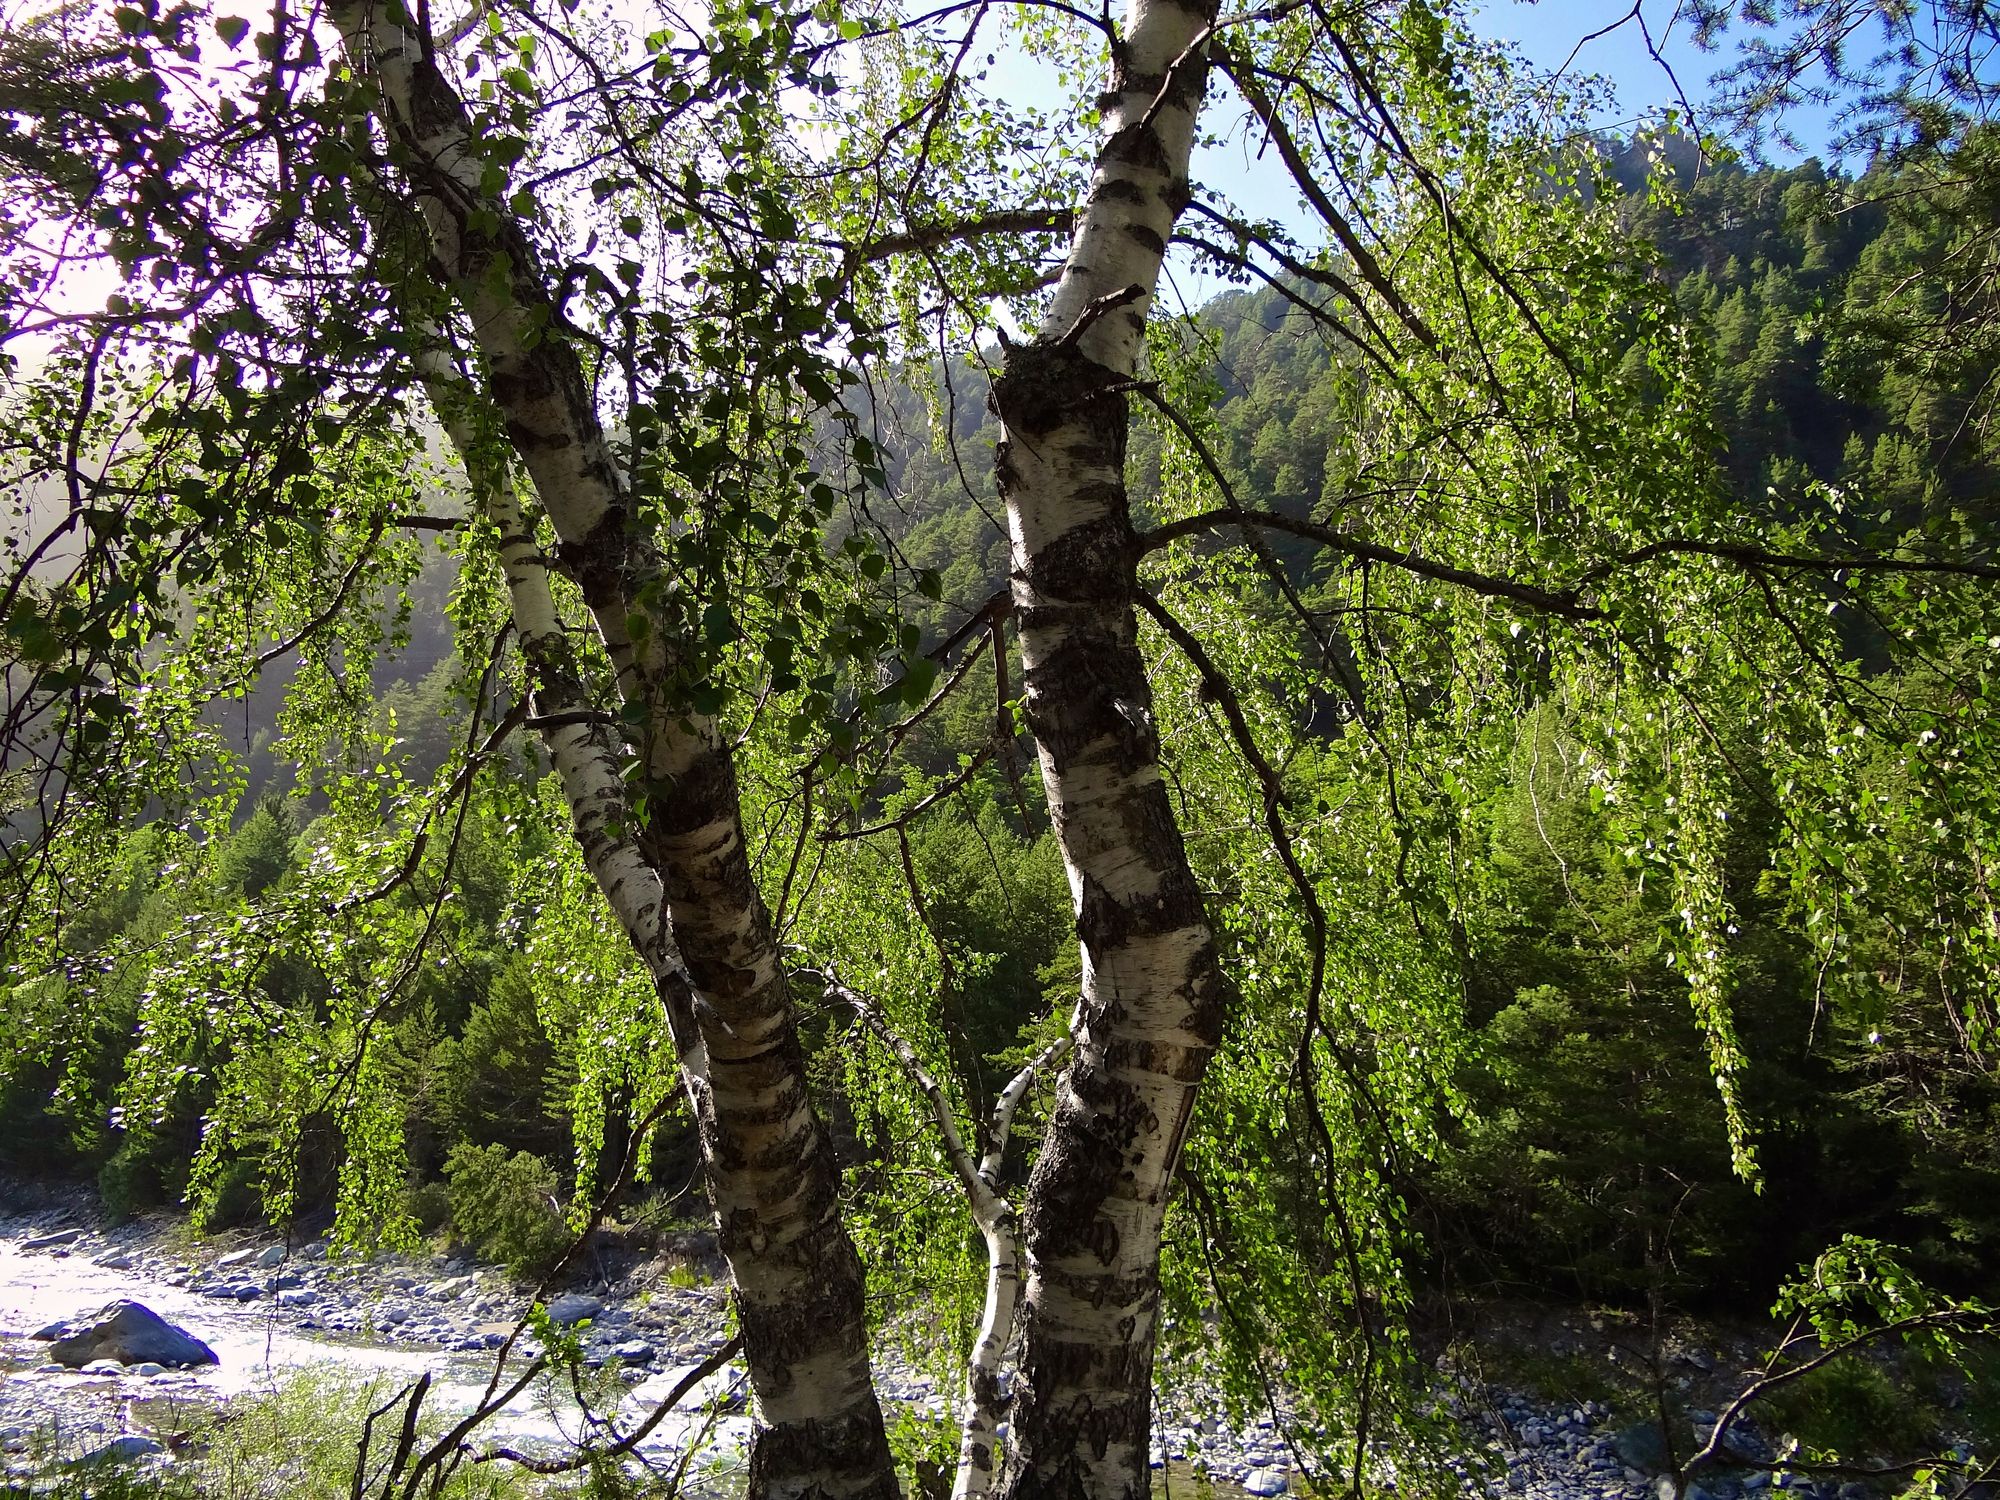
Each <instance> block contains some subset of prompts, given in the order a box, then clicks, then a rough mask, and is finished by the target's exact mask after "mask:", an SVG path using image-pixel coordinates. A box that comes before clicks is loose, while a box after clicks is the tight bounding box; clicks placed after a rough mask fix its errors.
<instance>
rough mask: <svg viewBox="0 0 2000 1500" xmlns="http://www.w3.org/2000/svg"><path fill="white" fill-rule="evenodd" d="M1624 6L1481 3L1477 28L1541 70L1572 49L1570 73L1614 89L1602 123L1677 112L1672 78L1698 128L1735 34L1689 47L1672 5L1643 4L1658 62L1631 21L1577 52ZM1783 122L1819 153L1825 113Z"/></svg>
mask: <svg viewBox="0 0 2000 1500" xmlns="http://www.w3.org/2000/svg"><path fill="white" fill-rule="evenodd" d="M1627 9H1629V6H1628V5H1626V4H1622V3H1612V0H1539V3H1536V0H1484V3H1483V4H1481V5H1479V7H1478V9H1477V13H1476V16H1475V19H1474V24H1475V25H1476V26H1477V27H1478V28H1479V29H1480V30H1481V31H1482V32H1483V33H1484V34H1485V35H1487V36H1489V37H1492V38H1494V39H1496V40H1506V41H1512V42H1517V43H1519V44H1520V47H1521V50H1522V51H1523V52H1524V53H1525V54H1526V55H1527V57H1528V58H1529V59H1530V60H1531V61H1533V62H1535V63H1536V64H1538V65H1540V66H1541V67H1544V68H1559V67H1561V66H1562V65H1563V63H1564V61H1565V59H1567V58H1569V56H1570V54H1571V52H1572V50H1575V53H1576V57H1575V61H1574V62H1572V63H1571V64H1570V67H1571V68H1572V69H1574V70H1576V71H1578V72H1583V73H1597V74H1602V75H1603V76H1604V77H1606V78H1609V79H1610V80H1611V82H1612V84H1613V85H1614V86H1615V87H1616V88H1617V91H1618V102H1619V105H1620V108H1619V110H1618V111H1616V112H1615V113H1613V114H1610V115H1607V116H1606V118H1605V121H1604V123H1605V124H1606V125H1607V126H1614V127H1615V126H1618V125H1621V124H1626V123H1629V122H1630V121H1633V120H1636V119H1640V118H1643V117H1646V116H1649V115H1650V116H1654V117H1657V115H1658V114H1659V112H1660V111H1661V110H1662V109H1666V108H1679V107H1680V105H1679V99H1678V97H1677V89H1676V80H1678V92H1684V93H1685V94H1686V97H1687V101H1688V102H1689V103H1690V104H1692V105H1693V106H1694V108H1695V110H1696V111H1697V123H1698V124H1699V123H1700V120H1699V112H1700V110H1701V109H1702V107H1703V106H1704V105H1705V104H1706V103H1707V101H1708V97H1709V93H1710V89H1709V79H1710V78H1711V77H1712V76H1713V75H1714V74H1715V73H1716V72H1717V70H1718V69H1720V68H1722V67H1724V66H1726V65H1727V63H1728V61H1729V57H1730V54H1731V52H1732V51H1733V48H1734V42H1735V36H1734V34H1730V35H1725V36H1724V38H1723V41H1722V46H1721V48H1720V49H1719V50H1717V51H1715V52H1703V51H1702V50H1701V49H1700V48H1698V47H1696V46H1695V45H1694V38H1693V28H1692V27H1691V26H1690V25H1688V24H1687V23H1686V22H1685V21H1680V20H1679V19H1678V15H1677V13H1678V11H1679V9H1680V7H1679V5H1678V3H1677V0H1643V3H1642V4H1641V6H1640V16H1641V19H1643V20H1644V22H1645V25H1646V30H1647V31H1649V32H1650V33H1651V35H1652V39H1653V42H1654V44H1655V46H1656V47H1657V48H1658V51H1659V54H1660V56H1659V59H1658V60H1656V59H1654V58H1653V57H1652V56H1651V55H1650V54H1649V53H1648V51H1647V48H1646V38H1645V33H1643V32H1642V31H1641V29H1640V27H1639V25H1638V24H1637V23H1636V22H1631V21H1627V22H1624V23H1623V24H1621V25H1618V26H1617V27H1616V28H1615V29H1614V30H1612V31H1611V32H1610V33H1609V34H1607V35H1605V36H1602V37H1598V38H1597V39H1596V40H1594V41H1590V42H1586V43H1584V45H1583V46H1582V47H1581V48H1580V49H1579V48H1578V46H1577V44H1578V43H1579V42H1582V41H1583V39H1584V38H1585V37H1588V36H1590V35H1591V33H1592V32H1594V31H1597V30H1598V29H1600V28H1602V27H1605V26H1609V25H1611V23H1612V22H1614V21H1617V20H1618V19H1619V18H1620V17H1621V16H1623V15H1624V14H1625V12H1626V11H1627ZM1865 40H1866V41H1872V40H1873V33H1872V32H1869V33H1867V35H1866V38H1865ZM1662 63H1664V64H1665V66H1662ZM1669 70H1671V71H1669ZM1785 123H1786V125H1787V127H1788V128H1789V129H1790V130H1791V131H1792V133H1793V134H1794V135H1796V136H1797V137H1798V139H1799V141H1800V144H1801V145H1803V146H1804V147H1805V148H1806V150H1807V151H1808V152H1811V151H1817V150H1821V149H1823V148H1824V145H1825V141H1826V135H1827V125H1828V118H1827V111H1825V110H1797V111H1794V112H1793V113H1792V115H1791V116H1790V117H1789V118H1788V119H1787V120H1786V122H1785ZM1770 154H1771V155H1772V156H1773V157H1774V158H1777V159H1779V160H1783V159H1784V156H1785V153H1783V152H1780V151H1777V150H1776V149H1775V148H1774V149H1772V150H1771V152H1770Z"/></svg>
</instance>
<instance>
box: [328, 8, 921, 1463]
mask: <svg viewBox="0 0 2000 1500" xmlns="http://www.w3.org/2000/svg"><path fill="white" fill-rule="evenodd" d="M392 12H393V13H392ZM331 16H332V18H333V20H334V21H335V23H336V24H337V25H338V26H339V27H340V30H341V32H342V35H343V38H344V39H345V42H346V46H347V50H348V56H349V58H350V60H351V62H352V63H353V66H354V69H355V71H356V73H357V74H359V75H361V76H362V77H364V78H366V79H368V80H369V81H370V82H372V83H373V84H374V86H375V87H376V88H377V89H379V92H380V97H379V99H378V101H377V108H378V110H379V113H380V118H381V123H382V126H383V128H384V131H385V133H386V134H387V136H388V138H389V141H390V143H391V147H392V155H393V157H394V159H395V161H396V163H397V164H398V165H399V166H400V167H401V168H402V169H403V170H404V171H405V172H406V173H407V174H408V175H409V177H410V178H411V180H412V183H413V184H414V186H415V188H416V191H417V199H418V205H419V208H420V210H421V212H422V214H423V218H424V222H425V226H426V229H427V231H428V235H429V240H430V253H431V259H432V261H433V264H434V265H435V266H436V268H437V269H438V271H439V272H440V273H441V275H442V276H443V278H444V280H445V281H446V283H447V284H448V285H449V286H450V288H451V290H452V293H453V295H454V297H455V298H456V299H457V301H458V302H459V304H460V306H461V308H462V310H463V312H464V315H465V318H466V322H467V324H468V326H469V327H470V328H471V329H472V332H473V337H474V339H475V341H476V343H477V347H478V354H479V356H480V359H481V362H482V363H483V366H484V370H485V375H486V389H485V391H484V393H483V394H484V395H485V397H486V398H487V399H489V400H490V401H491V402H492V403H493V405H494V407H495V408H496V410H497V412H498V414H499V416H500V417H501V419H502V420H503V421H504V423H505V425H506V431H507V436H508V440H509V442H510V444H511V445H512V447H513V449H514V451H515V452H516V453H518V454H519V456H520V458H521V461H522V464H523V465H524V467H525V468H526V470H527V472H528V475H529V477H530V479H531V480H532V481H533V484H534V487H535V491H536V494H537V495H538V496H539V498H540V500H541V502H542V506H543V508H544V510H545V511H546V512H547V514H548V517H549V520H550V523H551V525H552V526H553V527H554V529H555V532H556V534H557V537H558V538H559V546H558V549H557V551H558V557H559V560H560V565H561V566H562V568H563V570H564V571H565V572H567V573H568V574H569V576H571V577H572V578H574V579H575V580H576V581H577V583H578V585H579V587H580V588H581V590H582V593H583V596H584V601H585V603H586V604H587V605H588V606H589V607H590V610H591V612H592V616H593V618H594V619H595V621H596V624H597V629H598V632H599V635H600V636H601V638H602V639H603V642H604V645H605V649H606V650H607V652H608V653H609V654H610V657H611V661H612V664H613V666H614V668H615V669H616V670H617V673H618V679H619V684H620V688H621V690H622V692H623V694H624V696H625V698H626V701H627V702H628V704H630V705H632V706H633V707H634V708H635V709H636V710H637V713H638V721H639V722H638V726H637V728H638V733H639V737H640V738H641V740H642V745H641V751H642V757H643V763H644V771H643V774H642V776H641V778H640V782H639V788H638V789H639V790H640V791H641V792H643V793H644V809H645V810H644V814H643V816H641V817H640V818H638V819H637V820H636V821H637V824H638V827H637V837H638V846H639V849H640V851H641V852H642V853H643V854H644V856H645V860H644V863H645V864H647V865H648V866H650V868H651V870H652V871H653V873H654V874H656V875H657V877H658V879H659V882H660V886H661V889H662V891H663V892H664V895H665V898H666V904H667V917H668V923H669V928H670V931H669V933H668V934H667V935H666V937H667V940H668V941H670V942H671V944H672V945H673V946H677V947H678V949H679V950H680V955H681V959H682V961H683V962H684V964H685V966H686V972H687V975H688V977H689V979H690V980H691V982H692V986H693V990H694V993H693V995H692V997H691V999H690V1008H691V1009H692V1010H693V1012H694V1015H695V1026H696V1029H697V1031H698V1034H699V1051H700V1054H701V1055H700V1057H699V1058H698V1059H697V1061H698V1063H699V1065H700V1066H699V1072H698V1077H697V1092H698V1098H697V1109H696V1114H697V1121H698V1124H699V1127H700V1130H701V1140H702V1153H703V1162H704V1166H705V1169H706V1176H707V1181H708V1185H709V1190H710V1193H711V1195H712V1197H713V1198H714V1202H715V1207H716V1211H717V1219H718V1228H719V1234H720V1241H721V1248H722V1250H723V1253H724V1255H725V1257H726V1258H727V1259H728V1261H729V1265H730V1273H731V1278H732V1280H733V1282H734V1283H735V1287H736V1293H737V1306H738V1312H739V1316H740V1319H741V1322H742V1328H743V1335H744V1360H745V1363H746V1364H747V1366H748V1367H749V1373H750V1383H751V1389H752V1390H753V1392H754V1393H755V1395H756V1398H757V1416H758V1428H757V1431H756V1434H755V1436H754V1438H753V1441H752V1445H751V1457H750V1476H749V1477H750V1494H751V1496H752V1500H793V1497H806V1496H813V1497H819V1496H825V1497H850V1496H852V1497H870V1500H889V1497H893V1496H894V1495H896V1493H897V1485H896V1476H895V1466H894V1461H893V1459H892V1457H891V1455H890V1452H889V1445H888V1439H887V1435H886V1433H885V1431H884V1428H883V1422H882V1413H881V1408H880V1406H879V1404H878V1403H877V1401H876V1397H875V1392H874V1385H873V1380H872V1378H871V1374H870V1370H869V1360H868V1339H867V1319H866V1307H865V1302H864V1295H863V1294H864V1286H863V1281H862V1272H861V1263H860V1259H859V1257H858V1256H857V1255H856V1254H855V1251H854V1246H853V1244H852V1242H851V1241H850V1240H849V1239H848V1237H847V1233H846V1230H845V1227H844V1225H843V1224H842V1222H841V1219H840V1214H839V1189H840V1175H839V1168H838V1164H837V1163H836V1161H835V1160H834V1156H833V1151H832V1147H831V1143H830V1141H829V1139H828V1137H827V1134H826V1131H825V1128H824V1126H823V1125H822V1124H821V1122H820V1121H819V1120H818V1118H817V1117H816V1116H815V1115H814V1113H813V1111H812V1108H811V1104H810V1100H809V1098H808V1093H807V1086H806V1078H805V1065H804V1058H803V1054H802V1052H801V1050H800V1047H799V1042H798V1037H797V1032H796V1028H795V1025H794V1022H793V1016H792V1010H791V1004H790V999H789V996H788V994H787V991H786V986H785V979H784V971H783V968H782V966H781V964H780V962H779V954H778V949H777V943H776V940H775V936H774V934H773V932H772V930H771V923H770V918H769V914H768V913H767V912H766V911H765V908H764V904H763V902H762V900H761V899H760V897H759V895H758V892H757V888H756V884H755V882H754V880H753V878H752V875H751V869H750V863H749V858H748V853H747V850H746V848H745V846H744V840H743V833H742V822H741V812H740V804H739V799H738V795H737V787H736V780H735V767H734V764H733V761H732V758H731V755H730V752H729V749H728V747H727V746H726V744H724V743H723V742H722V741H721V739H720V738H719V736H718V734H717V730H716V726H715V725H714V724H713V722H711V721H708V720H705V719H703V718H702V717H700V716H697V715H691V714H689V713H688V712H686V710H685V706H684V705H683V704H681V703H679V702H678V701H676V700H675V699H674V698H673V697H672V696H671V686H670V685H671V682H672V679H673V676H674V670H673V669H674V667H675V665H676V663H675V661H674V660H673V656H672V645H671V635H672V633H671V630H670V629H669V628H667V626H666V623H665V622H661V621H656V622H655V624H656V626H657V627H658V628H655V629H654V630H652V631H650V632H649V633H648V634H647V636H646V638H645V643H644V644H643V645H641V644H637V643H635V642H634V640H633V638H632V635H631V626H630V623H629V619H630V617H629V614H628V611H629V610H630V609H631V608H632V607H633V606H634V603H635V599H634V595H635V593H636V586H637V584H638V582H639V581H640V577H641V569H642V567H643V565H644V564H643V560H644V558H645V556H646V549H645V548H644V546H643V539H641V538H637V537H635V536H634V535H633V534H632V529H631V507H630V503H629V497H628V496H627V494H626V493H625V489H624V484H623V480H622V477H621V476H620V474H619V472H618V469H617V465H616V463H615V461H614V459H613V457H612V454H611V451H610V447H609V444H608V443H607V442H606V441H605V437H604V433H603V431H602V428H601V426H600V424H599V422H598V418H597V413H596V410H595V408H594V406H593V404H592V401H591V395H590V389H589V385H588V382H587V381H586V379H585V377H584V371H583V368H582V365H581V362H580V361H579V359H578V357H577V354H576V351H575V349H574V348H573V347H572V346H571V344H570V343H569V342H568V341H567V340H566V339H565V338H563V337H562V336H561V335H560V333H559V332H558V331H557V330H559V329H560V327H561V325H562V319H561V317H560V314H559V311H558V309H557V308H556V307H555V305H554V302H553V299H552V296H551V294H550V290H549V286H548V282H547V280H546V278H545V276H544V275H543V273H542V271H541V269H540V265H539V258H538V257H537V255H536V253H535V251H534V247H533V244H532V242H531V241H530V240H529V238H528V236H527V235H526V234H525V233H524V232H523V231H522V228H521V226H520V224H519V223H518V222H517V220H516V219H515V217H514V214H513V210H512V207H511V205H510V203H507V202H502V201H500V200H499V199H498V198H497V197H495V196H494V195H493V194H491V193H489V192H487V191H486V184H485V181H484V177H483V173H484V164H483V162H482V159H481V156H480V152H479V149H478V145H477V142H476V140H475V138H474V135H473V132H472V130H471V127H470V122H469V118H468V114H467V111H466V107H465V104H464V101H463V100H462V99H460V98H459V97H458V95H457V94H456V92H455V91H454V90H453V89H452V87H451V85H450V83H449V82H448V80H446V78H445V77H444V75H443V74H442V73H441V72H440V71H439V70H438V69H437V67H436V66H435V65H434V64H433V63H431V62H430V61H428V60H427V59H426V58H425V56H424V55H423V54H422V52H421V50H420V49H421V48H422V47H423V46H425V45H426V43H425V40H424V39H423V38H421V37H419V36H418V35H416V34H415V33H414V32H413V31H412V30H411V29H410V22H409V18H408V17H407V15H406V14H404V13H403V11H402V10H401V8H400V7H389V6H385V5H380V4H371V3H368V0H336V3H335V4H334V5H333V7H332V9H331ZM512 540H513V542H514V544H515V546H516V549H517V550H516V556H517V561H518V560H519V552H518V548H519V547H523V546H529V545H531V539H530V538H527V537H526V536H525V534H524V533H519V532H518V531H517V534H516V535H515V536H514V537H513V539H512ZM519 602H520V601H519V600H518V599H517V600H516V603H517V606H518V604H519ZM568 783H569V778H567V777H566V778H565V784H566V786H567V785H568ZM579 789H580V790H582V788H581V787H580V788H579ZM572 805H573V807H574V806H575V801H574V798H573V799H572ZM631 806H632V804H631V802H630V801H629V800H627V801H626V802H625V804H624V806H623V807H622V808H621V809H620V810H619V811H620V814H621V819H622V817H624V816H628V815H629V814H630V811H631ZM602 878H603V877H602V876H600V880H601V879H602ZM609 893H610V892H609V891H608V892H607V894H609ZM620 916H621V920H623V919H624V918H625V916H626V913H625V912H622V911H621V912H620ZM628 930H629V924H628ZM645 956H646V957H647V958H648V961H649V963H650V962H651V961H652V959H653V955H651V954H647V955H645ZM656 972H657V971H656Z"/></svg>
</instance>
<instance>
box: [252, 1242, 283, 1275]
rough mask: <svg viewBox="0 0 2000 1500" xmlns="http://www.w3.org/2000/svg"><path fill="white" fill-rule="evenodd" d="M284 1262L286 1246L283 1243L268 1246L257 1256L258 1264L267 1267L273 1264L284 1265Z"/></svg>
mask: <svg viewBox="0 0 2000 1500" xmlns="http://www.w3.org/2000/svg"><path fill="white" fill-rule="evenodd" d="M284 1263H285V1247H284V1246H283V1245H269V1246H266V1247H265V1250H264V1253H263V1254H262V1255H259V1256H258V1257H257V1264H258V1265H260V1266H263V1267H265V1268H266V1269H268V1268H270V1267H272V1266H282V1265H283V1264H284Z"/></svg>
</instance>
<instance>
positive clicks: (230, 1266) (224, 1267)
mask: <svg viewBox="0 0 2000 1500" xmlns="http://www.w3.org/2000/svg"><path fill="white" fill-rule="evenodd" d="M256 1258H257V1252H256V1251H255V1250H232V1251H230V1252H229V1253H228V1254H227V1255H218V1256H217V1257H216V1258H215V1268H216V1269H217V1270H218V1271H233V1270H235V1269H236V1267H238V1266H247V1265H249V1264H250V1262H251V1261H253V1260H255V1259H256Z"/></svg>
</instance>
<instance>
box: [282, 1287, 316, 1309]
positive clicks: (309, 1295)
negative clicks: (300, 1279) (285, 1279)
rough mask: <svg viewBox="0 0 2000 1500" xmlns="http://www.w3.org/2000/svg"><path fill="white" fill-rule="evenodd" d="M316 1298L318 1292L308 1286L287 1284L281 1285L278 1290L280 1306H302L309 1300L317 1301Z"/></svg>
mask: <svg viewBox="0 0 2000 1500" xmlns="http://www.w3.org/2000/svg"><path fill="white" fill-rule="evenodd" d="M318 1298H319V1293H318V1292H316V1291H314V1290H313V1289H312V1288H311V1287H309V1286H288V1287H281V1288H279V1290H278V1305H279V1306H280V1307H304V1306H306V1305H307V1304H309V1303H311V1302H314V1301H317V1300H318Z"/></svg>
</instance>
